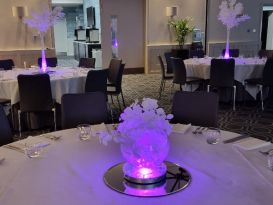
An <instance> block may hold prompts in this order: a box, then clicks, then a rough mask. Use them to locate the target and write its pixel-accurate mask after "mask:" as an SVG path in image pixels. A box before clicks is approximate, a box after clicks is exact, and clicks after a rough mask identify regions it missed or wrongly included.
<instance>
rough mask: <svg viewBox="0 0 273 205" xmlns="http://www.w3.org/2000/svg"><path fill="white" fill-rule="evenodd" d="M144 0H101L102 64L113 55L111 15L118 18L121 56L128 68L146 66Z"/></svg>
mask: <svg viewBox="0 0 273 205" xmlns="http://www.w3.org/2000/svg"><path fill="white" fill-rule="evenodd" d="M144 8H145V5H144V0H101V31H102V32H101V33H102V36H101V41H102V64H103V65H102V66H103V67H108V66H109V62H110V59H111V56H112V52H111V31H110V16H111V15H116V16H117V18H118V23H117V27H118V34H117V37H118V41H119V49H118V53H119V57H121V58H122V60H123V61H124V62H125V63H126V66H125V67H126V68H137V67H144V42H145V40H144V28H145V27H144V23H145V22H144V21H145V20H144V16H145V12H144Z"/></svg>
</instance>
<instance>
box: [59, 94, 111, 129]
mask: <svg viewBox="0 0 273 205" xmlns="http://www.w3.org/2000/svg"><path fill="white" fill-rule="evenodd" d="M61 107H62V108H61V109H62V128H63V129H68V128H73V127H76V126H77V125H79V124H99V123H103V122H106V121H107V103H106V100H105V94H104V93H103V92H90V93H80V94H65V95H63V96H62V105H61Z"/></svg>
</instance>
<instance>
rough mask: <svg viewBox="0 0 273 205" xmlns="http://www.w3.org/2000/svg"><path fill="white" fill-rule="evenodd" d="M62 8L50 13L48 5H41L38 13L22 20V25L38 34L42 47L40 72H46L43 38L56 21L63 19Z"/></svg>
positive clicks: (34, 12) (33, 13) (56, 8)
mask: <svg viewBox="0 0 273 205" xmlns="http://www.w3.org/2000/svg"><path fill="white" fill-rule="evenodd" d="M62 11H63V8H62V7H55V8H54V9H53V10H52V11H51V10H50V9H49V7H48V5H43V6H42V7H41V10H40V11H33V12H32V13H31V17H30V18H24V23H25V24H27V25H28V26H29V27H30V28H34V29H36V30H37V31H38V32H39V35H40V39H41V47H42V66H41V71H42V72H46V71H47V64H46V57H45V40H44V37H45V35H46V32H47V31H48V29H49V28H50V27H51V26H53V25H54V24H55V23H56V22H57V20H59V19H61V18H63V17H64V15H65V14H64V13H63V12H62Z"/></svg>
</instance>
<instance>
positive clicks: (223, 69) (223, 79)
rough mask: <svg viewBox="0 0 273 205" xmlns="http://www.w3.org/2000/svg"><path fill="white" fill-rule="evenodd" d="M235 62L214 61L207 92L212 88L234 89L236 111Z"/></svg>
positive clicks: (226, 60) (230, 60)
mask: <svg viewBox="0 0 273 205" xmlns="http://www.w3.org/2000/svg"><path fill="white" fill-rule="evenodd" d="M234 69H235V60H234V59H233V58H230V59H212V60H211V66H210V79H209V84H208V85H207V92H210V87H216V88H233V110H235V100H236V85H235V81H234Z"/></svg>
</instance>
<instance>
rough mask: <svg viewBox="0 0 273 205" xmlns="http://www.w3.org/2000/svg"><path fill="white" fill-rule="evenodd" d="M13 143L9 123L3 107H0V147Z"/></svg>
mask: <svg viewBox="0 0 273 205" xmlns="http://www.w3.org/2000/svg"><path fill="white" fill-rule="evenodd" d="M11 142H13V137H12V132H11V129H10V125H9V121H8V119H7V116H6V113H5V111H4V109H3V107H2V106H1V105H0V146H3V145H5V144H9V143H11Z"/></svg>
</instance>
